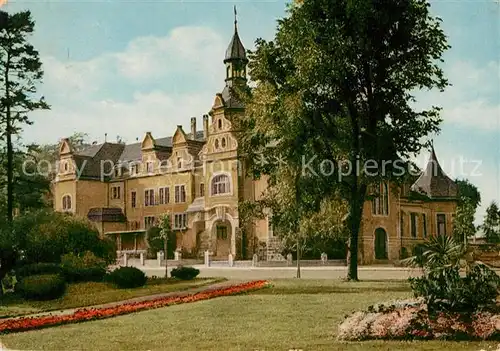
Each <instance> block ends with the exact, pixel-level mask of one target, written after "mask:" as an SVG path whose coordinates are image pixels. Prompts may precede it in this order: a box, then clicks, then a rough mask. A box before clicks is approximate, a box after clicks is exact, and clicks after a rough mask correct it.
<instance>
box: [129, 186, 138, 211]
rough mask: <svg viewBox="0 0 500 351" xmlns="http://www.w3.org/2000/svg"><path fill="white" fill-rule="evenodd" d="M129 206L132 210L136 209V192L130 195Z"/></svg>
mask: <svg viewBox="0 0 500 351" xmlns="http://www.w3.org/2000/svg"><path fill="white" fill-rule="evenodd" d="M130 206H131V207H132V208H136V207H137V192H136V191H135V190H134V191H132V192H131V193H130Z"/></svg>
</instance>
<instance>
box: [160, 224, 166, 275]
mask: <svg viewBox="0 0 500 351" xmlns="http://www.w3.org/2000/svg"><path fill="white" fill-rule="evenodd" d="M160 236H161V238H162V239H163V252H164V253H165V278H168V257H167V249H168V233H167V232H166V231H165V229H163V228H162V230H161V232H160Z"/></svg>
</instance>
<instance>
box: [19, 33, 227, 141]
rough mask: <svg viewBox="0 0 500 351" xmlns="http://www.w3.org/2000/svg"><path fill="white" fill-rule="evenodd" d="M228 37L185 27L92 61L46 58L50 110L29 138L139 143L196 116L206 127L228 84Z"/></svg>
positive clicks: (36, 118) (28, 129) (41, 113)
mask: <svg viewBox="0 0 500 351" xmlns="http://www.w3.org/2000/svg"><path fill="white" fill-rule="evenodd" d="M225 39H227V42H229V40H230V38H225ZM225 39H223V38H222V36H220V35H219V34H218V33H216V32H215V31H214V30H212V29H211V28H205V27H179V28H175V29H173V30H172V31H171V32H170V33H169V35H167V36H166V37H140V38H136V39H134V40H133V41H131V42H130V43H129V45H128V46H127V47H126V48H125V50H124V51H123V52H113V53H105V54H103V55H101V56H98V57H95V58H93V59H91V60H88V61H80V62H75V61H68V62H62V61H60V60H57V59H56V58H54V57H44V58H42V60H43V63H44V70H45V76H44V84H43V86H42V88H41V89H40V92H41V93H42V94H43V95H44V96H45V97H46V99H47V101H48V103H49V104H50V105H51V110H50V111H37V112H35V113H33V115H32V120H34V121H35V124H34V125H33V126H28V127H26V128H25V132H24V135H23V137H24V139H25V140H26V141H29V142H31V141H36V142H40V143H51V142H55V141H57V140H58V139H59V138H61V137H65V136H68V135H70V134H72V133H73V132H74V131H79V132H87V133H89V134H90V136H91V138H92V139H96V140H98V141H102V140H103V137H104V133H108V136H109V137H110V138H109V140H111V139H114V138H115V137H116V135H120V136H121V137H123V138H125V139H126V140H128V141H134V140H135V138H136V137H139V138H142V137H143V135H144V133H145V132H146V131H151V132H152V133H153V136H156V137H160V136H170V135H172V134H173V133H174V131H175V127H176V125H179V124H182V125H184V126H186V127H188V128H189V125H190V117H192V116H196V117H198V129H201V125H202V123H201V115H202V114H205V113H207V112H208V111H209V110H210V108H211V106H212V102H213V98H214V96H215V94H216V93H218V92H220V90H222V88H223V85H224V72H225V69H224V66H223V63H222V60H223V58H224V52H225V44H224V42H225V41H226V40H225Z"/></svg>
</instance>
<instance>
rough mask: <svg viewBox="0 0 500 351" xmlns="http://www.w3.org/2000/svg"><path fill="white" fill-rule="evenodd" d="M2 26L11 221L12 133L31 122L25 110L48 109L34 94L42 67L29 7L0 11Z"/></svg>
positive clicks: (0, 77)
mask: <svg viewBox="0 0 500 351" xmlns="http://www.w3.org/2000/svg"><path fill="white" fill-rule="evenodd" d="M0 15H1V16H2V17H3V18H4V19H5V21H4V23H5V26H4V27H3V28H2V29H1V31H0V82H1V84H2V88H3V89H2V90H1V96H0V107H1V116H0V123H1V126H2V129H3V135H4V136H5V139H6V148H7V222H8V223H12V219H13V209H14V168H15V163H14V153H15V151H14V146H13V140H12V137H13V136H14V135H16V134H19V132H20V131H21V128H22V125H23V124H32V122H31V120H30V119H29V118H28V114H29V113H30V112H32V111H35V110H39V109H49V106H48V105H47V103H46V102H45V100H44V98H43V97H41V98H37V97H36V96H35V94H36V92H37V85H38V84H39V82H40V81H41V80H42V77H43V70H42V63H41V61H40V58H39V55H38V51H36V50H35V48H34V47H33V45H31V44H30V43H29V41H28V38H29V36H30V35H31V34H32V33H33V31H34V28H35V22H34V21H33V20H32V18H31V13H30V11H22V12H19V13H14V14H7V13H5V12H3V11H2V12H1V14H0Z"/></svg>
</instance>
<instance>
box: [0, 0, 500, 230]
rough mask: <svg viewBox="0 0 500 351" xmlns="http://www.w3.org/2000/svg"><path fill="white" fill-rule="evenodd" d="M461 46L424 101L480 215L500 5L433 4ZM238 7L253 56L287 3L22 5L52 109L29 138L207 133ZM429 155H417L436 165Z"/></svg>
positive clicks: (496, 99) (492, 125)
mask: <svg viewBox="0 0 500 351" xmlns="http://www.w3.org/2000/svg"><path fill="white" fill-rule="evenodd" d="M431 4H432V5H431V11H432V13H433V14H434V15H436V16H439V17H441V18H442V20H443V23H442V26H443V29H444V31H445V33H446V34H447V36H448V42H449V44H450V45H451V46H452V48H451V49H450V50H448V51H447V52H446V53H445V55H444V60H445V62H444V65H443V68H444V71H445V74H446V76H447V78H448V79H449V80H450V83H451V84H452V85H453V86H452V87H449V88H448V89H447V90H446V91H445V92H444V93H439V92H419V93H418V97H419V102H418V106H420V107H424V106H430V105H431V104H437V105H439V106H441V107H442V108H443V111H442V117H443V119H444V122H443V124H442V130H441V133H440V134H439V135H434V136H432V137H433V140H434V147H435V150H436V153H437V156H438V159H439V161H440V163H441V165H442V167H443V169H444V170H445V172H447V173H448V174H449V175H450V176H451V177H452V178H455V177H458V178H462V179H464V178H465V179H469V181H471V182H472V183H473V184H475V185H476V186H478V188H479V190H480V191H481V196H482V203H481V207H480V208H479V210H478V211H477V214H476V223H480V222H481V221H482V218H483V216H484V213H485V209H486V207H487V206H488V205H489V204H490V203H491V201H493V200H497V201H498V200H500V172H499V171H500V61H499V58H500V2H499V1H498V0H497V1H495V0H485V1H474V0H468V1H433V2H431ZM233 5H236V6H237V10H238V28H239V33H240V37H241V39H242V41H243V44H244V45H245V47H246V48H247V49H252V48H253V47H254V42H255V39H256V38H259V37H260V38H264V39H272V38H273V36H274V33H275V29H276V20H277V19H278V18H281V17H283V16H284V15H285V9H286V3H285V2H284V1H237V2H228V1H187V0H186V1H161V0H156V1H155V0H150V1H144V0H136V1H130V0H128V1H125V0H106V1H104V0H79V1H70V0H56V1H44V0H36V1H34V0H31V1H22V0H17V1H16V0H11V1H9V2H8V3H7V5H5V6H4V9H5V10H6V11H8V12H16V11H20V10H25V9H29V10H31V12H32V15H33V18H34V19H35V21H36V30H35V33H34V35H33V36H32V38H31V41H32V43H33V44H34V46H35V48H36V49H37V50H38V51H39V52H40V56H41V59H42V62H43V67H44V71H45V77H44V82H43V85H42V86H41V87H40V89H39V93H40V95H43V96H45V98H46V100H47V102H48V103H49V104H50V105H51V110H50V111H43V112H36V113H33V114H32V116H31V117H32V120H33V121H34V124H33V125H32V126H29V127H26V128H25V129H24V132H23V134H22V139H23V142H25V143H30V142H37V143H56V142H58V141H59V140H60V138H62V137H67V136H70V135H71V134H73V133H74V132H85V133H88V134H89V136H90V139H91V141H97V142H102V141H104V134H105V133H107V135H108V137H107V140H108V141H114V140H116V139H117V136H120V138H122V139H123V140H125V141H126V142H135V141H136V140H142V138H143V137H144V135H145V133H146V132H148V131H150V132H152V134H153V136H154V137H162V136H169V135H172V134H173V133H174V131H175V127H176V126H177V125H183V127H184V130H189V125H190V117H197V123H198V129H201V126H202V118H201V116H202V115H203V114H206V113H208V111H209V110H210V107H211V105H212V102H213V99H214V97H215V94H216V93H217V92H220V91H222V88H223V86H224V66H223V63H222V60H223V58H224V52H225V49H226V47H227V45H228V43H229V41H230V39H231V36H232V34H233V20H234V17H233V16H234V14H233ZM428 155H429V153H428V151H424V152H422V154H421V155H419V156H418V157H417V158H416V161H417V163H418V164H419V165H420V166H422V167H423V166H424V165H425V163H426V160H427V158H428Z"/></svg>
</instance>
